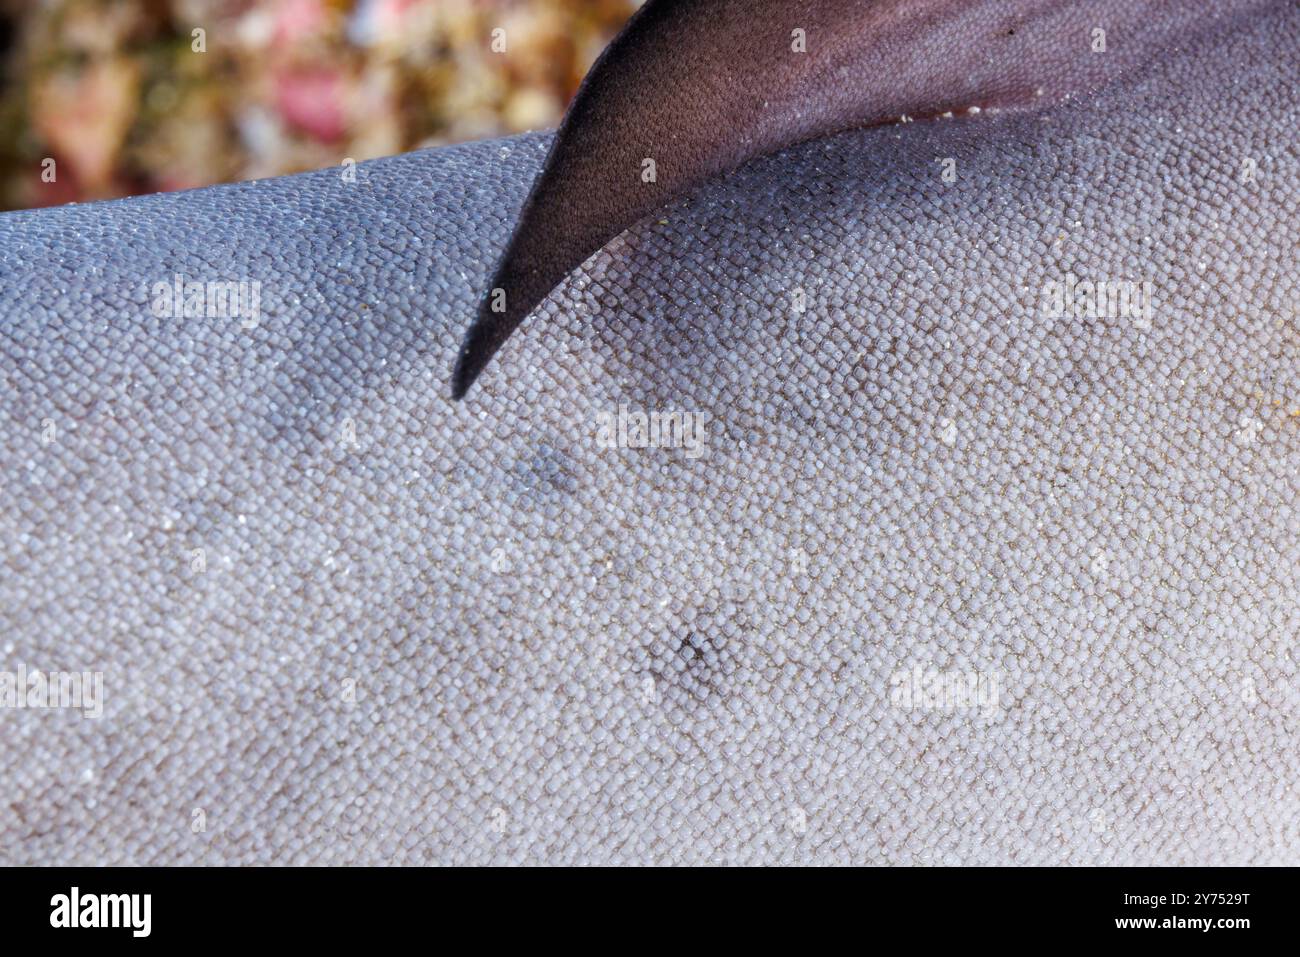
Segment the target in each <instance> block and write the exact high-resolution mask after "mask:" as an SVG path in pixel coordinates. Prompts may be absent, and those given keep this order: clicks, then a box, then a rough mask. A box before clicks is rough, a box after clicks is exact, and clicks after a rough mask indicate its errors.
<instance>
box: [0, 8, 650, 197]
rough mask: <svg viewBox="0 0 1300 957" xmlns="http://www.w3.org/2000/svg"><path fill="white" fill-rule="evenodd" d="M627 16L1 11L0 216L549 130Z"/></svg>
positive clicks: (625, 11) (451, 11) (537, 11)
mask: <svg viewBox="0 0 1300 957" xmlns="http://www.w3.org/2000/svg"><path fill="white" fill-rule="evenodd" d="M638 5H639V0H0V58H2V59H0V69H2V70H3V82H4V85H3V87H2V89H3V93H2V94H0V207H3V208H5V209H18V208H26V207H33V206H50V205H56V204H59V203H67V202H74V201H83V200H91V199H107V198H111V197H117V196H125V195H130V194H134V193H150V192H158V191H162V190H174V189H187V188H190V187H194V186H204V185H207V184H210V183H218V182H227V181H231V180H241V179H259V178H262V177H266V176H277V175H280V174H283V173H293V172H298V171H301V170H307V169H318V168H321V167H325V166H333V165H338V164H340V163H342V162H343V161H344V160H345V159H347V158H351V159H354V160H357V161H361V160H364V159H370V158H373V157H376V156H387V155H390V154H393V153H401V152H405V151H407V150H411V149H416V148H419V147H424V146H433V145H439V144H443V143H451V142H457V141H462V140H470V139H481V138H484V137H490V136H498V135H504V134H508V133H515V132H521V131H523V130H529V129H537V128H541V127H548V126H554V125H555V124H556V123H558V122H559V120H560V117H561V116H562V114H563V111H564V107H565V105H566V104H567V103H568V101H569V99H570V98H571V97H572V96H573V94H574V93H575V92H576V91H577V88H578V84H579V82H580V81H581V80H582V77H583V75H584V74H585V73H586V71H587V68H588V67H589V66H590V65H591V63H592V62H593V61H594V60H595V58H596V56H597V55H598V54H599V53H600V51H601V50H602V49H603V48H604V46H605V45H606V44H607V43H608V42H609V40H610V39H611V38H612V37H613V35H614V34H615V33H616V32H617V30H618V28H619V27H620V26H621V25H622V23H623V22H624V21H625V20H626V19H627V17H628V16H629V15H630V14H631V12H632V11H633V10H634V9H635V8H636V7H637V6H638ZM196 31H197V32H196ZM499 31H504V32H503V33H502V32H499ZM503 45H504V49H501V47H502V46H503ZM494 47H495V49H494ZM51 161H52V162H51Z"/></svg>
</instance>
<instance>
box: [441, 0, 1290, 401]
mask: <svg viewBox="0 0 1300 957" xmlns="http://www.w3.org/2000/svg"><path fill="white" fill-rule="evenodd" d="M1266 5H1267V0H1210V2H1193V0H802V2H798V0H648V2H647V3H646V4H645V5H644V6H643V7H642V8H641V9H640V10H639V11H638V12H637V14H636V15H635V16H633V17H632V19H631V20H630V21H629V23H628V25H627V26H626V27H625V28H624V30H623V32H622V33H620V34H619V36H618V37H617V38H616V39H615V40H614V42H613V43H612V44H610V46H609V48H608V49H607V50H606V51H605V52H604V54H602V56H601V58H600V59H599V60H598V61H597V63H596V65H595V66H594V67H592V69H591V72H590V73H589V74H588V75H587V78H586V80H584V82H583V85H582V88H581V89H580V90H579V91H578V95H577V97H576V98H575V99H574V102H573V104H572V106H571V107H570V109H569V112H568V115H567V116H566V117H565V119H564V122H563V124H561V126H560V130H559V133H558V135H557V136H556V138H555V142H554V144H553V145H552V147H551V152H550V155H549V156H548V158H547V161H546V164H545V166H544V167H543V170H542V173H541V175H540V176H539V177H538V178H537V181H536V183H535V184H534V185H533V189H532V191H531V193H530V194H529V197H528V200H527V202H526V203H525V204H524V210H523V214H522V216H521V217H520V220H519V224H518V226H517V227H516V228H515V232H514V235H513V237H512V238H511V240H510V244H509V246H508V247H507V249H506V251H505V254H504V256H503V257H502V259H501V263H500V265H499V266H498V268H497V270H496V273H495V275H494V277H493V279H492V282H491V284H490V285H489V287H488V289H487V291H486V293H485V294H484V297H483V300H482V303H481V304H480V306H479V310H478V314H477V316H476V317H475V319H474V322H473V324H472V325H471V327H470V329H469V333H468V334H467V336H466V337H465V341H464V344H463V345H462V347H461V350H460V354H459V356H458V358H457V360H456V367H455V371H454V373H453V379H452V394H453V396H455V397H456V398H458V399H459V398H461V397H462V396H464V395H465V393H466V392H467V391H468V390H469V388H470V386H471V385H472V384H473V382H474V380H475V379H476V378H477V377H478V375H479V374H480V373H481V372H482V371H483V368H484V367H485V366H486V365H487V364H488V362H489V361H490V360H491V359H492V357H493V356H494V355H495V354H496V352H497V350H498V349H500V348H501V346H502V344H503V343H504V342H505V341H506V340H507V339H508V338H509V337H510V334H511V333H512V332H514V330H515V329H516V328H517V327H518V326H519V324H520V323H521V322H522V321H523V320H524V318H525V317H526V316H527V315H528V314H529V313H531V312H532V311H533V309H535V308H536V307H537V305H538V304H539V303H540V302H541V301H542V300H543V299H545V298H546V296H547V295H548V294H549V293H550V292H551V291H552V290H553V289H554V288H555V287H556V286H557V285H558V284H559V283H560V282H561V281H562V280H563V279H564V278H565V276H567V275H568V274H569V273H570V272H571V271H572V270H573V269H575V268H576V267H578V266H579V265H581V264H582V263H583V261H585V260H586V259H587V257H588V256H590V255H591V254H592V253H594V252H596V251H597V250H598V249H600V248H601V247H602V246H604V245H605V244H606V243H607V242H609V241H610V240H611V239H613V238H614V237H615V236H617V235H618V234H619V233H620V232H622V231H623V230H625V229H627V228H628V227H630V226H632V225H634V224H635V223H636V222H638V221H639V220H640V219H642V218H643V217H645V216H647V215H649V214H650V213H652V212H654V211H655V210H656V209H659V208H660V207H662V206H664V205H665V204H667V203H669V202H670V201H672V200H673V199H676V198H677V197H680V196H682V195H683V194H685V193H687V192H689V191H690V190H691V189H693V188H694V187H696V186H697V185H699V184H700V183H701V182H703V181H705V180H707V179H709V178H711V177H713V176H716V175H718V174H720V173H723V172H726V171H728V170H732V169H735V168H736V167H738V166H740V165H741V164H743V163H744V162H746V161H747V160H750V159H752V158H755V157H757V156H762V155H765V154H768V153H771V152H774V151H776V150H778V149H781V148H783V147H786V146H789V145H792V144H794V143H797V142H800V141H802V140H806V139H810V138H813V137H816V136H819V135H823V134H827V133H831V132H836V131H839V130H843V129H847V128H850V127H855V126H866V125H871V124H874V123H884V122H888V121H891V120H894V119H897V118H899V117H901V116H913V117H927V116H930V117H932V116H937V115H941V114H943V113H945V112H949V111H962V110H966V109H969V108H970V107H977V106H978V107H988V106H1019V105H1027V104H1034V103H1038V104H1046V103H1050V102H1053V101H1055V100H1059V99H1061V98H1062V97H1065V96H1069V95H1071V94H1076V93H1083V92H1087V91H1089V90H1091V89H1093V88H1096V87H1098V86H1100V85H1101V84H1103V83H1104V82H1106V81H1107V80H1109V79H1111V78H1113V77H1114V76H1116V75H1118V74H1119V73H1120V72H1122V71H1124V70H1126V69H1127V68H1129V67H1131V66H1134V65H1137V64H1140V63H1142V62H1144V61H1146V60H1148V59H1150V57H1151V56H1152V55H1153V54H1154V53H1156V52H1157V51H1159V50H1160V49H1161V48H1162V47H1164V46H1165V45H1166V44H1169V43H1175V42H1177V41H1178V40H1179V39H1180V38H1181V37H1185V36H1187V35H1189V34H1191V33H1193V32H1197V31H1200V30H1205V29H1216V28H1219V27H1220V26H1221V23H1222V21H1223V19H1225V18H1228V17H1233V16H1241V15H1246V14H1248V13H1249V12H1250V11H1251V10H1253V9H1258V8H1260V7H1262V6H1266Z"/></svg>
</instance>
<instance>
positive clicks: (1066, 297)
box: [0, 3, 1300, 864]
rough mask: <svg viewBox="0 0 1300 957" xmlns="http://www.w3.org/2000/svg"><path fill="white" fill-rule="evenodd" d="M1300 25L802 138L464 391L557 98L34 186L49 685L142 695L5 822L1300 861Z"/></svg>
mask: <svg viewBox="0 0 1300 957" xmlns="http://www.w3.org/2000/svg"><path fill="white" fill-rule="evenodd" d="M1297 51H1300V10H1298V8H1297V6H1296V5H1295V4H1293V3H1277V4H1273V5H1266V6H1265V7H1264V8H1263V9H1261V10H1260V12H1258V13H1257V14H1256V15H1254V16H1252V17H1250V18H1246V19H1245V20H1243V21H1242V22H1240V23H1234V24H1233V25H1232V26H1231V28H1226V27H1225V28H1224V29H1222V30H1218V31H1213V32H1211V33H1210V34H1207V35H1205V36H1201V37H1199V38H1198V39H1197V40H1195V41H1194V42H1188V43H1186V44H1182V45H1179V46H1178V47H1177V48H1176V49H1173V50H1171V51H1170V52H1169V53H1168V55H1165V56H1162V57H1160V58H1158V59H1157V60H1156V61H1155V62H1153V63H1151V64H1149V65H1148V66H1146V67H1143V68H1142V69H1139V70H1136V71H1134V72H1132V73H1130V74H1128V75H1127V76H1126V77H1125V78H1124V79H1123V81H1121V82H1117V83H1115V84H1112V85H1110V86H1109V87H1107V88H1106V89H1104V90H1103V91H1101V92H1100V93H1099V94H1097V95H1096V96H1092V97H1086V98H1079V99H1075V100H1071V101H1070V102H1068V103H1065V104H1059V103H1058V104H1055V105H1053V106H1051V107H1050V108H1044V109H1042V110H1032V109H1029V110H1025V109H1020V110H1013V111H1006V112H993V113H991V112H989V111H984V112H982V113H980V114H978V115H973V116H965V117H954V118H951V119H943V118H934V119H927V120H924V121H917V122H911V123H899V124H895V125H887V126H877V127H874V128H871V129H866V130H860V131H855V132H847V133H843V134H839V135H836V136H833V137H827V138H821V139H818V140H816V141H814V142H810V143H806V144H804V145H802V146H799V147H795V148H792V149H789V150H786V151H784V152H782V153H780V154H778V155H775V156H771V157H767V158H763V159H759V160H756V161H755V162H752V163H750V164H748V165H747V166H745V167H744V168H743V169H741V170H740V171H739V172H736V173H734V174H731V175H728V176H725V177H722V178H715V179H713V180H710V181H709V182H707V183H706V184H704V185H703V186H701V187H700V188H699V189H698V190H696V191H695V192H692V193H691V194H690V195H689V197H688V198H686V199H684V200H679V201H677V202H675V203H673V204H671V205H669V206H667V207H665V208H664V209H663V210H661V211H658V212H657V213H656V214H655V215H653V216H652V217H650V218H649V219H646V220H643V221H641V222H639V223H638V224H636V225H635V226H633V227H632V228H630V229H628V230H627V231H625V232H623V233H622V234H621V235H620V236H618V237H617V238H616V239H614V240H613V241H612V242H610V243H608V244H607V245H606V246H605V247H604V248H602V249H601V250H600V251H599V252H598V253H597V254H596V255H594V256H593V257H591V258H590V259H589V260H588V261H587V262H586V263H585V265H583V266H582V267H581V268H580V269H578V270H576V271H575V272H574V273H573V274H572V275H571V276H569V278H568V279H566V280H565V281H563V282H562V283H561V284H560V286H559V287H558V288H557V289H556V290H555V291H554V292H553V293H552V294H551V295H550V296H549V297H547V298H546V299H545V301H544V302H543V303H542V304H541V305H540V307H539V308H538V310H537V312H536V313H535V315H534V316H533V319H532V320H530V322H529V323H528V324H526V325H524V326H522V327H521V328H520V331H519V332H518V333H516V335H515V337H514V338H513V339H512V340H511V342H510V347H509V348H507V349H505V350H503V351H502V352H501V353H500V354H499V355H498V357H497V360H496V364H495V365H494V368H493V370H492V373H491V374H490V375H486V376H484V378H483V379H482V380H481V381H480V382H479V384H478V386H477V387H476V390H475V392H474V393H473V395H472V396H471V398H470V400H469V401H467V402H463V403H453V402H452V401H451V400H450V399H449V397H448V395H447V388H446V380H447V371H448V369H449V368H450V366H451V363H452V361H453V359H454V357H455V356H456V354H457V348H458V345H459V340H460V337H461V335H462V333H463V330H464V322H465V318H466V316H468V315H471V314H472V313H473V311H474V309H475V307H476V306H477V304H478V303H479V301H480V298H481V296H482V294H483V291H484V289H485V288H487V287H488V283H489V282H490V279H491V274H492V271H493V270H494V268H495V266H496V264H497V259H498V257H499V256H500V255H501V252H502V250H503V248H504V247H505V245H506V243H507V241H508V239H509V237H510V235H511V231H512V229H513V227H514V224H515V221H516V219H517V217H518V213H519V210H520V208H521V205H522V204H523V202H524V199H525V197H526V195H527V194H528V191H529V188H530V185H531V184H532V182H533V179H534V177H535V176H536V174H537V172H538V170H539V168H540V166H541V164H542V162H543V160H544V159H545V157H546V154H547V150H548V147H549V143H550V138H549V137H548V136H546V135H531V136H525V137H520V138H516V139H512V140H505V141H498V142H491V143H478V144H472V145H467V146H461V147H454V148H449V149H443V150H435V151H429V152H421V153H415V154H411V155H407V156H400V157H394V158H391V159H386V160H380V161H376V162H372V163H365V164H362V165H360V166H358V167H356V168H355V169H349V168H343V169H339V170H326V171H321V172H318V173H313V174H307V175H303V176H295V177H288V178H284V179H278V180H270V181H264V182H256V183H245V184H239V185H235V186H228V187H217V188H212V189H206V190H199V191H194V192H188V193H181V194H175V195H166V196H153V197H144V198H140V199H133V200H129V201H123V202H116V203H108V204H96V205H89V206H74V207H64V208H60V209H55V210H45V211H39V212H31V213H17V214H9V215H6V216H3V217H0V389H2V390H3V392H2V393H0V397H2V399H3V401H0V462H2V463H3V473H2V478H0V672H3V673H7V674H10V675H17V674H18V673H19V671H20V669H21V670H22V673H23V674H24V675H25V676H26V677H27V678H28V681H29V690H30V678H31V674H32V673H33V672H37V671H39V672H41V673H42V674H46V673H49V672H60V671H62V672H78V673H80V672H92V673H93V672H102V689H103V691H102V701H101V705H102V708H101V709H100V710H102V714H100V715H99V716H98V717H95V716H87V715H86V714H85V712H86V711H87V710H90V709H77V708H73V707H65V708H48V707H40V706H39V704H40V702H39V700H37V701H35V702H29V704H30V705H31V706H28V707H23V708H18V707H4V708H0V754H3V756H4V762H5V767H4V773H3V775H0V863H87V864H95V863H119V864H121V863H484V862H528V863H540V862H552V863H565V862H660V863H696V862H710V861H719V862H746V863H760V862H761V863H770V862H810V863H811V862H818V863H821V862H827V863H1062V862H1071V863H1096V864H1115V863H1140V864H1147V863H1170V864H1175V863H1207V864H1227V863H1292V864H1294V863H1296V862H1297V859H1298V858H1300V797H1298V796H1297V792H1296V789H1295V784H1294V782H1295V781H1296V780H1297V772H1298V771H1300V730H1298V729H1300V720H1298V719H1300V714H1298V708H1300V683H1298V682H1297V668H1296V645H1297V636H1298V635H1300V511H1298V510H1297V506H1296V502H1297V500H1298V496H1300V381H1298V380H1297V375H1296V370H1297V368H1298V360H1300V328H1298V325H1297V322H1298V320H1297V308H1298V303H1300V300H1298V298H1297V297H1298V295H1300V269H1298V268H1297V266H1296V258H1295V254H1296V248H1297V240H1298V239H1300V225H1297V224H1298V223H1300V215H1297V213H1298V210H1297V206H1298V205H1300V199H1298V197H1297V183H1300V178H1298V176H1297V174H1298V173H1300V168H1298V167H1300V156H1298V153H1297V134H1296V129H1297V120H1298V119H1300V117H1297V107H1296V104H1295V95H1294V94H1295V89H1294V85H1295V77H1296V66H1297V63H1296V60H1297ZM1100 55H1104V54H1100ZM352 174H355V175H352ZM177 277H180V279H179V280H178V278H177ZM178 281H179V283H180V287H181V289H182V291H184V290H186V289H187V288H188V286H187V284H189V283H196V282H197V283H204V284H206V283H210V282H212V283H216V282H222V283H235V284H236V288H238V283H239V282H244V283H246V284H249V285H248V286H246V287H245V288H255V289H256V297H257V298H256V310H255V315H252V316H248V315H244V316H239V317H232V316H230V315H225V316H220V315H210V314H208V313H210V312H212V311H213V310H212V309H210V308H209V306H210V305H211V297H201V302H200V303H199V308H198V310H197V311H198V312H199V313H200V314H198V315H187V311H186V309H185V307H184V305H183V304H181V303H179V302H178V299H186V303H185V305H187V304H188V297H187V296H186V295H182V296H180V297H176V296H174V295H172V294H171V293H170V292H168V291H167V290H169V289H173V290H174V289H175V288H176V284H177V283H178ZM254 283H256V284H257V285H256V287H252V286H251V284H254ZM1099 283H1106V284H1108V286H1110V287H1112V288H1119V289H1124V290H1126V296H1127V298H1126V299H1124V300H1122V301H1121V300H1115V301H1114V302H1112V301H1111V300H1110V299H1107V300H1106V301H1105V302H1103V303H1102V304H1101V307H1100V308H1098V298H1099V297H1098V296H1097V295H1096V293H1097V290H1098V286H1097V284H1099ZM1122 284H1129V285H1122ZM1067 290H1068V292H1067ZM244 301H245V302H246V301H247V300H244ZM1125 303H1127V305H1125ZM1135 303H1140V304H1141V306H1140V307H1138V306H1135ZM1090 304H1091V305H1090ZM1115 306H1118V307H1119V308H1118V310H1117V309H1116V308H1113V307H1115ZM217 311H220V310H217ZM1098 313H1100V314H1098ZM667 412H675V413H678V414H679V417H678V418H677V419H676V420H675V421H676V422H677V423H679V424H680V423H689V426H690V428H691V429H692V430H693V431H691V432H690V433H689V439H690V440H689V441H688V440H687V439H682V441H669V440H664V439H665V435H664V433H662V432H661V433H658V434H657V437H658V439H660V440H661V441H658V442H650V441H648V437H647V436H644V435H642V434H641V433H640V432H639V425H640V424H642V422H643V421H644V422H650V421H651V420H652V416H655V415H659V416H660V418H659V419H658V420H656V421H662V414H663V413H667ZM688 416H689V418H687V417H688ZM642 417H644V418H642ZM611 424H612V425H613V426H614V428H613V430H612V434H613V436H614V437H615V440H614V441H613V442H610V441H609V439H610V436H611V432H610V426H611ZM672 435H673V436H676V437H677V438H679V439H681V438H682V435H683V433H682V432H681V431H678V432H675V433H673V434H672ZM671 438H672V436H669V439H671ZM696 440H698V441H696ZM611 445H612V446H613V447H610V446H611ZM3 690H4V686H3V685H0V692H2V691H3ZM0 703H2V702H0Z"/></svg>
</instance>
